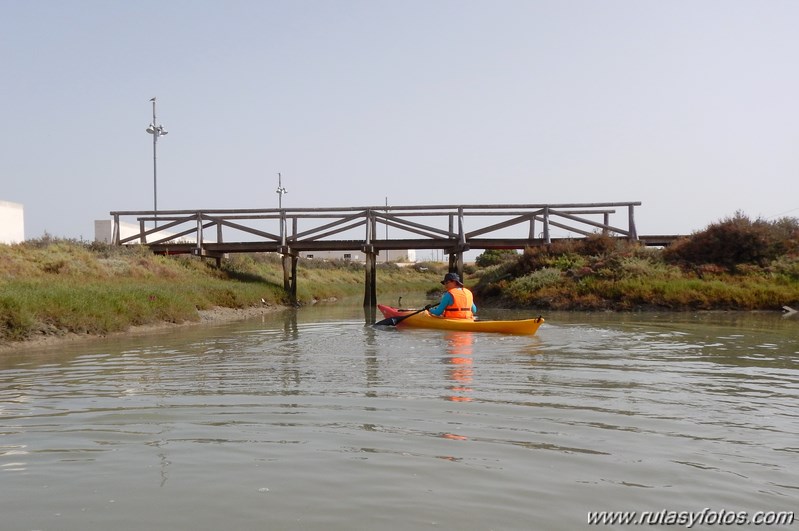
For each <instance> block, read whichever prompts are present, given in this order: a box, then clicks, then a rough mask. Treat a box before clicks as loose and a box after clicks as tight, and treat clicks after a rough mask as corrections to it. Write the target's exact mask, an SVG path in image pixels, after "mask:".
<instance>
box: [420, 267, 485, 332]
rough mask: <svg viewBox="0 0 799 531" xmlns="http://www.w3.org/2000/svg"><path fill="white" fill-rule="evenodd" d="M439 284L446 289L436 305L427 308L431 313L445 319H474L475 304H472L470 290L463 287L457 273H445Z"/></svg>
mask: <svg viewBox="0 0 799 531" xmlns="http://www.w3.org/2000/svg"><path fill="white" fill-rule="evenodd" d="M441 284H443V285H444V287H445V288H446V289H447V291H446V293H444V295H442V296H441V301H440V302H439V303H438V306H432V307H430V308H428V311H429V312H430V314H431V315H435V316H436V317H446V318H447V319H469V320H472V321H473V320H474V314H476V313H477V306H475V304H474V296H473V295H472V292H471V291H469V290H468V289H467V288H464V287H463V282H461V277H459V276H458V274H457V273H447V274H446V275H444V280H442V281H441Z"/></svg>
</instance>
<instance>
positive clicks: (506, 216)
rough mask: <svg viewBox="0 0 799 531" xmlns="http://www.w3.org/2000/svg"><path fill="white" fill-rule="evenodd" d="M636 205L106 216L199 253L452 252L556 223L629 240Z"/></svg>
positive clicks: (510, 243) (516, 239) (129, 236)
mask: <svg viewBox="0 0 799 531" xmlns="http://www.w3.org/2000/svg"><path fill="white" fill-rule="evenodd" d="M640 205H641V203H640V202H614V203H566V204H512V205H497V204H489V205H421V206H418V205H414V206H369V207H345V208H281V209H229V210H220V209H208V210H166V211H158V212H155V211H115V212H111V216H112V218H113V223H114V228H113V236H112V239H113V243H114V244H117V245H129V244H147V245H150V246H172V247H173V248H175V247H176V246H182V247H184V248H193V249H194V250H195V252H198V253H203V251H204V250H205V249H212V250H213V249H214V248H216V250H217V251H221V250H224V252H236V251H252V250H263V251H276V252H283V253H287V252H295V251H303V250H318V249H331V250H356V249H362V250H364V251H366V252H372V251H375V250H379V249H401V248H408V249H411V248H412V249H425V248H427V249H450V250H452V252H458V251H463V250H466V249H469V248H470V247H471V248H490V247H500V246H507V247H524V246H525V245H528V244H530V242H533V241H537V242H539V243H550V242H551V240H552V238H553V234H554V233H555V232H557V231H559V232H561V233H565V234H567V235H569V236H572V235H577V236H587V235H590V234H593V233H602V234H606V235H610V236H614V237H620V238H626V239H629V240H632V241H635V240H637V239H638V233H637V231H636V227H635V215H634V211H635V207H636V206H640ZM616 209H624V210H626V212H624V213H623V214H622V219H621V221H618V220H616V219H615V218H617V217H618V216H614V215H616V214H617V211H616ZM131 218H133V219H135V221H136V222H137V225H138V230H137V231H136V230H126V231H123V230H122V227H123V226H126V227H130V226H131V225H132V223H130V221H129V220H130V219H131ZM134 226H135V225H134ZM389 228H391V229H392V235H391V237H390V238H389V237H388V230H389ZM381 229H382V230H381ZM384 231H385V232H384ZM123 232H124V235H123ZM381 236H385V237H381ZM223 247H224V248H223Z"/></svg>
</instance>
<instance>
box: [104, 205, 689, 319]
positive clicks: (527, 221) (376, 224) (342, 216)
mask: <svg viewBox="0 0 799 531" xmlns="http://www.w3.org/2000/svg"><path fill="white" fill-rule="evenodd" d="M640 205H641V203H640V202H618V203H567V204H509V205H496V204H488V205H421V206H419V205H414V206H369V207H344V208H278V209H230V210H219V209H213V210H159V211H152V210H151V211H115V212H111V216H112V219H113V235H112V241H113V244H116V245H147V246H148V247H149V248H150V249H151V250H152V251H153V252H155V253H159V254H182V253H189V254H193V255H196V256H201V257H209V258H213V259H216V260H217V264H218V265H219V264H221V261H222V260H223V259H224V257H225V256H226V255H228V254H229V253H245V252H246V253H257V252H273V253H279V254H281V255H282V257H283V278H284V287H285V288H286V290H287V291H288V292H289V294H290V296H291V298H292V300H296V293H297V289H296V288H297V284H296V280H297V275H296V273H297V261H298V258H299V253H301V252H310V251H317V252H319V251H360V252H362V253H364V255H365V256H366V264H365V277H366V278H365V284H366V288H365V293H364V305H365V306H375V305H376V302H377V293H376V276H375V274H376V264H377V256H378V255H379V254H380V252H381V251H391V250H408V249H416V250H442V251H443V252H444V253H445V254H448V255H449V270H450V271H456V272H458V274H460V275H462V274H463V253H465V252H466V251H469V250H472V249H482V250H486V249H524V248H525V247H532V246H538V245H547V244H550V243H552V242H553V241H556V240H558V239H568V238H581V237H585V236H588V235H590V234H604V235H607V236H610V237H614V238H621V239H625V240H629V241H638V242H641V243H642V244H643V245H658V246H661V245H668V244H669V243H671V242H672V241H674V240H675V239H676V238H677V237H678V236H676V235H671V236H668V235H661V236H642V235H639V234H638V232H637V230H636V227H635V207H637V206H640Z"/></svg>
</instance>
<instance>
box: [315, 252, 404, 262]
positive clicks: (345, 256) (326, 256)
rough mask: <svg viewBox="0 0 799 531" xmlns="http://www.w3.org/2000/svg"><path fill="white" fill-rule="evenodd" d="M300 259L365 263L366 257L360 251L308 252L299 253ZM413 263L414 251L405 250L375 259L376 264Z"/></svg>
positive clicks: (383, 254) (388, 253) (387, 253)
mask: <svg viewBox="0 0 799 531" xmlns="http://www.w3.org/2000/svg"><path fill="white" fill-rule="evenodd" d="M300 258H305V259H308V260H344V261H347V262H359V263H364V262H366V255H365V254H364V253H362V252H361V251H308V252H301V253H300ZM381 262H395V263H402V262H404V263H415V262H416V249H406V250H403V251H385V250H384V251H381V252H380V255H379V256H378V257H377V263H381Z"/></svg>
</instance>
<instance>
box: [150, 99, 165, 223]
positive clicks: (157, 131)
mask: <svg viewBox="0 0 799 531" xmlns="http://www.w3.org/2000/svg"><path fill="white" fill-rule="evenodd" d="M150 101H151V102H153V121H152V122H151V123H150V125H149V126H148V127H147V132H148V133H150V134H151V135H153V212H154V214H155V217H156V218H157V217H158V162H157V160H158V157H157V152H158V150H157V148H156V146H157V145H158V137H160V136H161V135H165V134H167V130H166V129H164V126H163V125H160V124H159V125H155V124H156V123H158V122H157V121H156V119H155V98H152V99H150ZM155 225H156V226H158V221H157V220H156V222H155Z"/></svg>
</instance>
